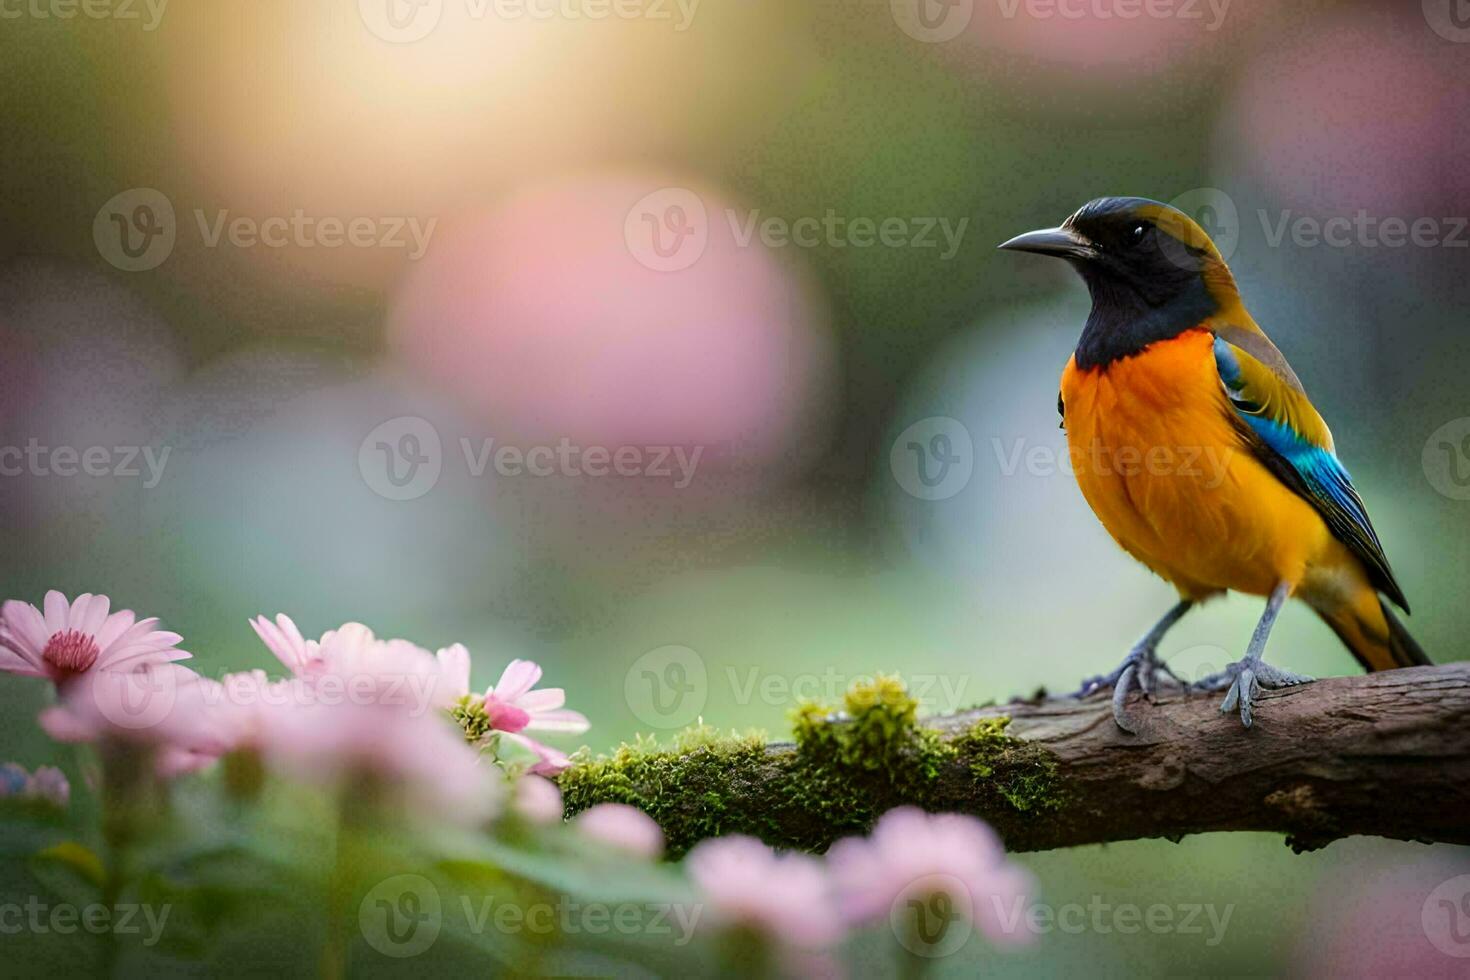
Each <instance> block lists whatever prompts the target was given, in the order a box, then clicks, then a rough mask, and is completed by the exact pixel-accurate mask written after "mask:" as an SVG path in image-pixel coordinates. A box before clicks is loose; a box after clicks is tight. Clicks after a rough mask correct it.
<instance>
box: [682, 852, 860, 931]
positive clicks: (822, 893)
mask: <svg viewBox="0 0 1470 980" xmlns="http://www.w3.org/2000/svg"><path fill="white" fill-rule="evenodd" d="M684 865H685V867H686V868H687V869H688V871H689V874H690V876H691V877H692V878H693V879H694V883H695V885H696V886H697V887H698V889H699V891H700V892H701V893H703V895H704V897H705V898H706V900H707V901H708V903H709V906H710V908H709V916H710V918H711V919H712V920H713V921H714V922H716V923H718V924H719V925H721V926H725V927H744V928H749V929H753V930H755V931H757V932H759V933H761V934H763V935H766V936H768V937H769V938H771V939H772V940H774V941H775V942H776V943H777V944H778V945H780V946H783V947H786V948H787V949H788V950H806V951H813V950H820V949H822V948H825V947H828V946H832V945H835V944H836V943H837V942H838V941H840V940H841V938H842V933H843V925H842V919H841V916H839V915H838V912H837V907H836V905H835V904H834V902H833V895H832V890H831V883H830V882H829V880H828V878H827V874H826V871H825V869H824V868H823V867H822V864H821V862H820V861H818V860H817V859H815V858H812V857H808V856H807V855H805V854H776V853H775V852H774V851H772V850H771V849H770V848H769V847H767V846H766V845H764V844H762V843H761V842H760V841H758V840H756V839H755V838H753V837H743V836H733V837H717V838H714V839H712V840H707V841H704V842H702V843H700V844H698V845H697V846H696V847H695V848H694V850H692V851H690V852H689V856H688V857H687V858H685V860H684Z"/></svg>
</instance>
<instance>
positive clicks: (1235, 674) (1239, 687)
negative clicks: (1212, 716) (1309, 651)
mask: <svg viewBox="0 0 1470 980" xmlns="http://www.w3.org/2000/svg"><path fill="white" fill-rule="evenodd" d="M1312 680H1313V678H1311V677H1308V676H1307V675H1305V674H1294V673H1292V672H1291V671H1289V670H1282V669H1281V668H1280V667H1273V666H1271V665H1270V664H1268V663H1266V662H1265V661H1264V660H1260V659H1258V658H1251V657H1246V658H1245V659H1244V660H1237V661H1236V662H1235V663H1233V664H1231V665H1230V666H1229V667H1226V668H1225V669H1224V670H1222V671H1221V672H1220V673H1218V674H1211V675H1210V676H1209V677H1206V678H1204V679H1203V680H1200V681H1196V682H1195V683H1194V684H1192V685H1190V687H1191V689H1192V690H1196V691H1222V690H1225V689H1226V688H1229V690H1228V691H1226V693H1225V700H1224V701H1221V702H1220V711H1221V712H1222V713H1223V712H1227V711H1235V710H1237V709H1239V711H1240V723H1241V724H1242V725H1244V726H1245V727H1246V728H1249V727H1251V707H1252V703H1253V702H1254V701H1255V697H1256V692H1257V691H1259V690H1260V689H1261V688H1263V687H1264V688H1269V689H1272V690H1275V689H1277V688H1282V687H1294V686H1296V685H1297V684H1307V683H1310V682H1311V681H1312Z"/></svg>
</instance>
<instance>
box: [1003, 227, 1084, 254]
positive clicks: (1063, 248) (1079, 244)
mask: <svg viewBox="0 0 1470 980" xmlns="http://www.w3.org/2000/svg"><path fill="white" fill-rule="evenodd" d="M999 247H1000V248H1008V249H1010V250H1011V251H1013V252H1035V253H1037V254H1038V255H1056V256H1060V257H1061V258H1064V259H1086V258H1091V257H1092V256H1093V255H1096V254H1097V253H1096V251H1095V250H1094V249H1093V246H1092V243H1091V242H1089V241H1088V240H1087V239H1086V238H1083V237H1082V236H1081V235H1079V234H1077V233H1076V232H1075V231H1073V230H1072V229H1070V228H1042V229H1041V230H1039V231H1028V232H1026V234H1024V235H1017V236H1016V237H1015V238H1012V239H1011V240H1010V241H1008V242H1002V243H1001V244H1000V246H999Z"/></svg>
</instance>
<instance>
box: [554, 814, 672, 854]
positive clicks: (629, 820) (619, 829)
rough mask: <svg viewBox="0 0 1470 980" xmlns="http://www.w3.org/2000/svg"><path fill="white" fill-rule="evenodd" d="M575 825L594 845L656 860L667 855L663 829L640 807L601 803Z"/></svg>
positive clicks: (576, 820) (575, 821)
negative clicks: (597, 842)
mask: <svg viewBox="0 0 1470 980" xmlns="http://www.w3.org/2000/svg"><path fill="white" fill-rule="evenodd" d="M572 825H573V826H575V827H576V828H577V829H578V830H580V831H581V832H582V833H583V834H584V835H585V836H587V837H590V838H592V839H593V840H595V841H599V842H601V843H603V844H609V845H611V846H613V847H615V848H617V849H618V850H621V851H626V852H628V853H629V854H635V855H637V856H638V857H646V858H657V857H661V856H662V855H663V853H664V832H663V828H661V827H660V826H659V825H658V824H657V823H656V822H654V819H653V818H652V817H650V816H649V815H648V814H646V813H644V812H643V811H642V810H640V809H638V808H637V807H633V806H627V805H626V804H623V803H599V804H597V805H596V806H594V807H592V808H590V809H588V810H585V811H583V812H582V813H580V814H578V815H577V818H576V819H575V820H574V821H572Z"/></svg>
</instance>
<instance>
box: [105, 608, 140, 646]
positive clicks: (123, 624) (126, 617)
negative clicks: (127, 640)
mask: <svg viewBox="0 0 1470 980" xmlns="http://www.w3.org/2000/svg"><path fill="white" fill-rule="evenodd" d="M135 621H136V617H134V615H133V611H132V610H131V609H120V610H118V611H117V612H115V613H113V614H112V615H111V616H108V617H107V621H106V622H105V623H103V624H102V629H100V630H99V631H98V632H97V649H98V650H100V651H101V652H102V653H104V654H105V653H107V648H108V647H110V646H112V644H113V642H114V641H115V640H116V639H117V638H118V637H120V636H122V635H123V634H124V633H126V632H127V631H128V630H130V629H132V628H133V623H134V622H135Z"/></svg>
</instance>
